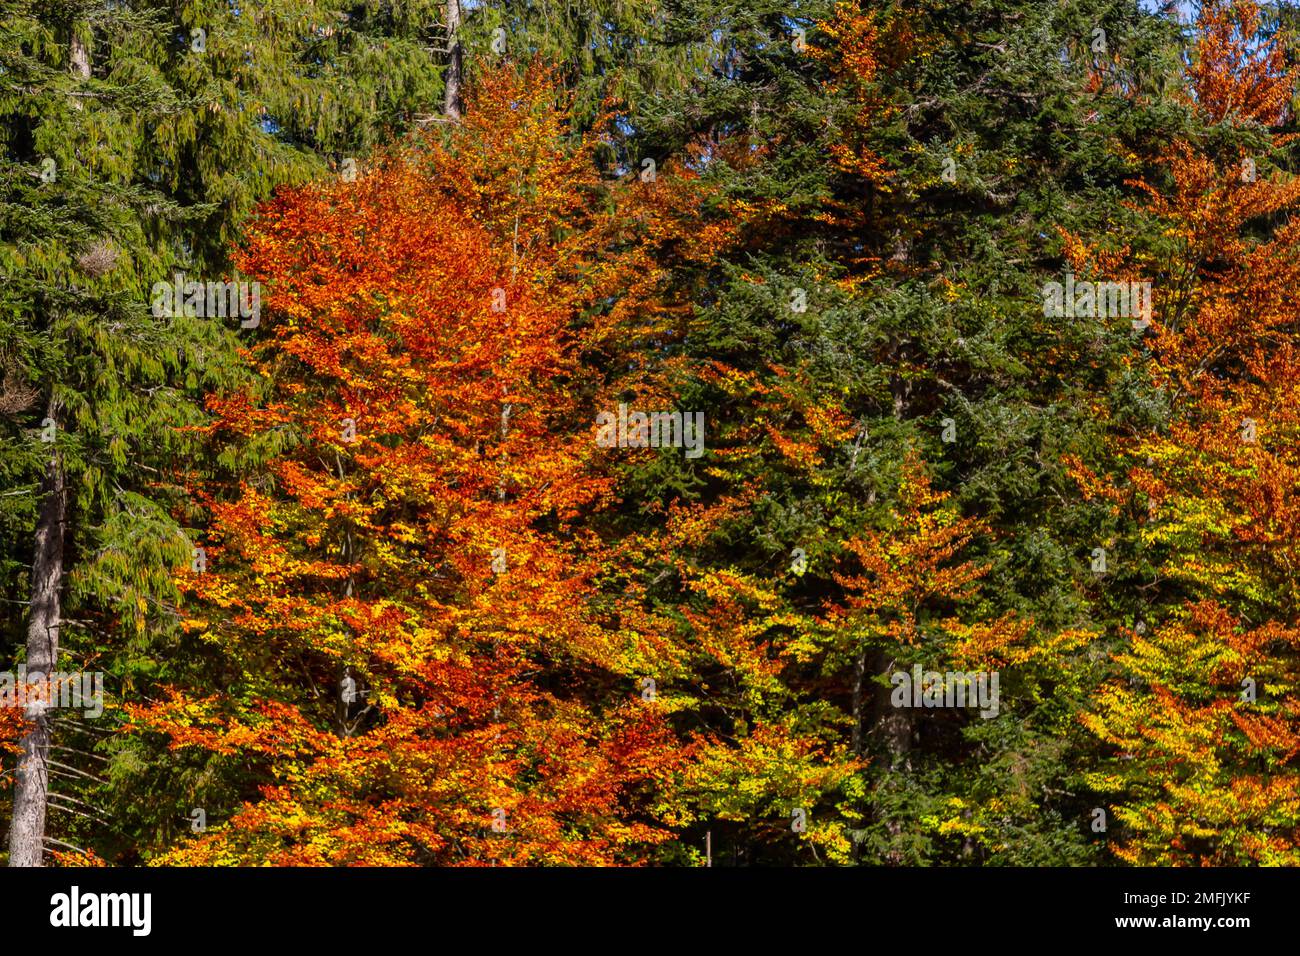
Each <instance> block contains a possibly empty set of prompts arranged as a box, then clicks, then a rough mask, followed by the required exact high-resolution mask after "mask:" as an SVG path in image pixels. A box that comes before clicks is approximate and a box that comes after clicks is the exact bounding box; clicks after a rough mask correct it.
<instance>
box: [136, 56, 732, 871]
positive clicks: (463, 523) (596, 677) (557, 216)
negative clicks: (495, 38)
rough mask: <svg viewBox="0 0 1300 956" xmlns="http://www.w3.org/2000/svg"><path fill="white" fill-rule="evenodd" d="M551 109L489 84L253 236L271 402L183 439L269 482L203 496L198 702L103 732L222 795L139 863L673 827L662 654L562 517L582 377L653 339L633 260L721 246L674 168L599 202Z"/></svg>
mask: <svg viewBox="0 0 1300 956" xmlns="http://www.w3.org/2000/svg"><path fill="white" fill-rule="evenodd" d="M558 99H560V96H559V94H557V93H556V91H555V89H554V88H553V87H552V86H551V84H550V83H549V80H548V78H547V76H546V75H545V73H544V72H543V71H541V70H539V69H536V68H533V69H529V70H526V71H523V72H521V73H516V72H515V71H514V70H513V69H511V68H506V69H503V70H501V71H499V72H495V73H492V74H486V75H485V76H484V77H483V79H482V80H481V82H480V83H479V85H478V88H477V92H476V93H475V94H474V95H472V96H471V97H469V99H468V102H467V104H466V110H465V117H464V121H463V122H462V123H461V124H458V125H457V126H455V127H454V128H453V129H452V130H450V132H449V133H448V136H447V139H446V140H445V141H442V140H439V139H438V138H436V137H428V138H425V139H423V140H422V141H420V142H418V143H415V144H412V145H411V146H408V147H407V148H403V149H398V150H395V151H393V152H392V153H390V154H389V155H388V156H386V157H384V158H382V159H381V160H379V161H377V162H376V163H375V164H374V166H373V168H372V169H370V170H369V171H367V172H365V174H364V175H362V176H361V177H360V178H358V179H357V181H356V182H355V183H344V182H339V183H333V184H326V185H317V186H312V187H308V188H303V189H297V190H293V191H289V192H285V193H283V194H281V195H280V196H279V197H278V198H277V199H276V200H274V201H273V202H271V203H270V204H268V205H267V206H266V207H265V208H264V210H263V211H262V214H261V216H260V217H259V218H258V220H257V221H256V222H255V223H254V224H253V225H252V227H251V228H250V229H249V231H248V234H247V239H246V242H245V245H244V248H243V250H242V252H241V254H240V256H239V265H240V268H241V269H242V270H243V271H244V272H245V273H247V274H248V275H249V276H251V277H254V278H256V279H258V280H260V281H262V282H263V283H265V286H266V289H267V292H266V295H265V300H264V301H265V309H266V315H267V320H266V326H267V334H266V337H265V338H264V339H263V340H262V341H261V342H260V343H259V344H258V345H257V346H256V347H255V348H253V349H252V351H251V355H250V360H251V361H252V362H254V363H255V366H256V368H257V369H258V370H259V371H260V373H261V374H262V376H263V378H264V380H265V381H266V382H267V383H269V385H268V387H267V394H265V395H260V396H255V395H251V394H235V395H225V396H217V397H214V398H212V400H211V402H210V408H211V411H212V412H213V414H214V421H213V422H212V424H211V426H210V431H211V433H212V436H213V438H214V440H217V441H221V442H227V443H234V444H236V445H238V446H240V447H242V448H244V449H246V450H250V451H249V453H250V454H251V455H252V457H254V458H256V459H259V460H261V461H263V462H264V463H262V464H259V465H258V467H256V468H255V469H253V470H252V471H251V472H250V473H246V474H244V475H242V476H241V480H240V481H239V483H238V487H237V489H234V492H233V493H232V494H228V495H219V494H207V495H206V497H207V510H208V513H209V515H210V519H209V525H208V527H207V529H206V531H205V532H204V533H203V535H202V540H201V541H199V542H196V544H198V545H199V547H198V548H196V554H197V557H196V561H195V569H191V570H190V571H187V572H184V573H183V574H182V577H183V580H184V587H185V590H186V591H187V593H188V594H189V596H190V601H189V604H188V610H187V611H186V612H185V613H186V617H187V620H186V621H185V624H186V627H187V629H188V631H189V632H190V634H191V637H192V638H193V639H196V643H195V645H194V646H196V647H198V648H200V649H201V650H200V653H203V654H205V655H206V656H208V657H209V658H210V659H211V660H212V661H213V666H212V678H211V681H212V682H211V684H210V685H209V687H208V688H207V689H206V690H205V689H203V688H201V687H193V686H191V687H170V688H165V692H164V693H161V694H160V696H159V699H157V700H156V701H155V702H154V703H152V704H150V705H148V706H141V707H136V708H133V709H132V716H133V718H134V721H135V725H136V727H137V729H138V731H139V733H141V734H144V735H151V734H162V735H163V736H164V737H165V739H166V740H167V741H169V745H170V747H171V748H173V749H181V750H185V749H192V750H197V751H198V752H205V753H208V754H213V755H218V756H222V755H224V756H227V757H229V758H230V759H229V760H228V761H227V762H226V763H225V764H222V763H220V761H219V760H218V761H217V763H215V764H214V767H215V768H217V769H216V770H215V771H214V772H216V773H221V774H225V775H226V779H227V780H229V779H230V774H232V773H234V774H235V775H236V780H237V782H236V784H235V785H234V790H235V792H237V793H238V795H239V798H240V803H239V805H236V806H228V807H224V808H219V807H216V806H205V807H203V809H204V810H205V813H206V814H208V815H210V817H211V819H212V821H213V825H212V828H211V829H210V831H209V832H206V833H205V834H203V835H201V836H199V837H196V838H194V839H192V840H184V841H182V845H180V846H178V847H176V848H174V849H173V850H171V851H170V852H168V853H165V854H163V855H161V856H160V857H158V859H159V860H160V861H162V862H168V863H181V862H184V863H200V864H222V863H253V862H259V863H288V864H307V865H318V864H377V865H391V864H428V863H436V864H467V865H475V864H479V865H483V864H492V863H509V864H516V863H584V864H598V863H611V862H628V861H635V860H639V859H644V858H645V855H646V847H647V846H653V845H654V844H657V843H659V842H661V841H663V840H665V839H667V838H668V837H669V836H670V835H671V830H670V827H671V826H672V825H673V824H674V823H676V822H677V821H678V819H679V818H678V814H679V812H680V810H679V808H678V807H677V806H676V804H675V803H674V799H673V793H674V792H675V785H674V780H675V779H676V778H677V777H678V776H679V775H680V771H681V768H682V765H683V763H684V762H685V761H687V760H688V759H689V758H690V756H691V753H692V747H693V744H692V743H691V742H690V741H688V740H682V739H679V738H678V737H676V736H675V735H674V733H673V731H672V729H671V728H670V724H669V722H668V720H667V719H666V715H667V709H666V708H665V707H664V705H663V704H661V703H660V701H658V700H657V698H656V695H655V694H654V693H653V690H652V688H653V684H651V683H649V681H648V680H647V678H646V676H645V675H652V674H656V673H661V672H666V671H670V670H671V668H672V665H671V661H672V660H674V659H675V658H676V657H679V656H680V651H679V649H678V648H677V647H676V646H675V641H676V640H677V639H678V638H677V635H676V634H675V633H674V632H673V630H672V629H671V628H669V627H668V626H666V624H665V623H664V622H663V621H661V620H658V619H656V618H655V617H653V616H652V615H650V614H649V613H647V612H646V611H644V610H643V603H644V602H643V601H642V600H641V596H640V593H639V589H638V587H637V586H636V585H635V583H634V582H633V581H631V580H629V579H627V578H625V577H623V576H621V575H618V574H617V573H616V572H615V571H611V570H610V569H611V567H613V566H614V564H615V562H613V560H612V558H613V556H614V546H613V545H607V544H605V543H604V542H603V541H602V540H601V538H600V536H599V535H598V534H597V532H596V531H595V530H594V528H593V523H592V521H591V520H590V518H591V516H592V515H594V514H597V513H599V512H600V511H601V509H603V508H605V507H606V506H607V505H609V504H610V503H611V500H612V498H613V495H614V493H615V489H614V487H613V480H612V479H611V478H610V477H609V476H608V474H606V472H607V471H608V469H609V462H608V460H607V459H606V458H604V457H602V456H603V455H604V452H603V450H602V449H600V448H598V447H597V445H596V443H595V441H594V429H593V404H594V403H595V402H596V401H597V400H598V398H599V397H600V396H603V395H608V394H610V388H611V387H612V386H610V385H609V384H608V383H604V382H602V381H601V379H600V377H599V375H598V373H597V372H596V371H595V370H594V366H593V365H592V364H591V363H589V362H585V361H583V360H582V357H583V355H584V350H593V349H594V350H602V349H603V350H605V351H607V352H608V351H610V350H616V349H618V348H620V347H621V346H620V345H619V344H618V343H619V342H620V341H622V339H623V337H626V336H629V335H630V333H629V332H628V330H630V329H634V328H639V329H641V333H642V334H646V330H648V329H652V328H654V327H655V326H656V325H657V324H659V323H660V319H657V318H655V315H656V314H662V315H667V316H671V314H672V312H673V309H674V305H673V302H672V301H671V295H670V294H668V293H666V292H665V290H666V286H667V282H666V278H665V277H666V272H665V268H664V267H657V268H650V267H648V266H647V262H649V261H650V260H651V259H656V260H657V257H655V256H652V255H651V252H652V251H653V247H655V246H656V245H659V244H665V245H666V244H671V245H672V246H673V248H674V252H673V253H672V254H673V255H674V256H676V257H678V260H679V261H680V260H682V259H683V258H689V257H691V256H694V255H697V254H699V255H703V254H705V253H706V252H707V249H708V245H709V243H711V242H715V241H720V239H721V236H722V232H723V231H725V230H722V231H719V230H718V229H716V228H715V227H713V226H711V224H710V223H709V222H708V221H706V219H705V218H700V217H697V218H696V220H695V221H694V224H693V225H692V227H691V230H690V233H689V235H687V234H686V232H685V230H684V229H683V227H682V218H681V217H682V216H683V215H686V214H687V213H688V212H689V210H690V208H691V206H692V203H698V202H699V200H700V196H699V194H698V192H697V191H696V190H695V189H694V188H693V187H692V186H691V185H690V177H689V176H686V177H684V178H682V179H681V180H680V181H677V182H673V181H669V180H668V178H667V177H666V176H664V175H663V174H662V173H661V174H660V181H658V182H655V183H642V182H640V181H639V180H637V181H632V182H624V183H612V184H611V183H610V182H607V181H603V180H602V178H601V176H600V174H599V170H598V168H597V164H596V162H595V157H596V153H597V151H598V150H599V149H600V148H601V144H600V142H599V140H597V139H595V138H592V137H586V138H583V137H573V136H571V135H570V134H569V131H568V130H567V128H566V126H565V121H564V116H565V114H564V110H563V103H562V102H557V100H558ZM648 249H649V250H650V251H647V250H648ZM652 679H653V678H650V680H652ZM236 757H238V758H239V759H238V760H236V759H235V758H236ZM232 768H234V769H232ZM193 799H194V800H195V801H196V802H199V801H201V800H202V799H203V795H202V793H200V792H198V791H196V792H195V795H194V797H193ZM199 805H200V806H203V805H202V803H199Z"/></svg>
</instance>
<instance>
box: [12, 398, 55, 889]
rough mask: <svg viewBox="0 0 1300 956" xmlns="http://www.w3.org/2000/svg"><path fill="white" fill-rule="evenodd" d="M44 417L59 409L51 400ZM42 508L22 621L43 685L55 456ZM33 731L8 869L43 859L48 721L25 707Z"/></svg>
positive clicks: (51, 666) (49, 642)
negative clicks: (28, 598) (29, 595)
mask: <svg viewBox="0 0 1300 956" xmlns="http://www.w3.org/2000/svg"><path fill="white" fill-rule="evenodd" d="M48 408H49V411H48V413H47V417H49V418H50V419H54V418H55V416H56V415H57V414H58V407H57V405H56V403H55V402H54V400H53V399H51V400H50V403H49V406H48ZM43 491H44V502H43V503H42V505H41V514H40V517H39V518H38V520H37V522H36V553H35V556H34V557H33V559H32V600H31V611H30V615H29V617H28V619H27V662H26V663H27V675H28V678H29V679H30V680H36V679H38V677H43V678H46V679H48V677H49V675H50V674H51V673H53V672H54V671H55V669H56V668H57V665H58V660H59V615H60V610H61V607H60V599H59V595H60V592H61V591H62V588H63V542H64V530H65V526H66V522H67V512H68V489H67V484H66V481H65V478H64V473H63V463H62V462H61V461H60V460H59V455H58V452H57V451H53V452H51V454H50V464H49V471H48V472H47V473H46V476H45V483H44V489H43ZM27 717H28V719H30V720H31V721H32V724H33V726H32V729H31V730H30V731H29V732H28V733H27V736H25V737H24V738H23V742H22V753H21V754H20V755H19V758H18V768H17V778H18V780H17V786H16V787H15V789H14V814H13V823H12V826H11V827H10V830H9V865H10V866H41V865H42V862H43V859H44V843H45V810H46V801H47V795H48V792H49V782H50V778H49V769H48V761H49V750H50V731H51V724H50V715H49V712H48V710H47V706H46V705H45V704H44V703H41V702H38V703H34V704H32V705H29V706H28V709H27Z"/></svg>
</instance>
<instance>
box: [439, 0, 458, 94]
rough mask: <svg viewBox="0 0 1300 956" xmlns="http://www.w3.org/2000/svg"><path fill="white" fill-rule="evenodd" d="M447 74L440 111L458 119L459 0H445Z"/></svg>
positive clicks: (444, 80)
mask: <svg viewBox="0 0 1300 956" xmlns="http://www.w3.org/2000/svg"><path fill="white" fill-rule="evenodd" d="M446 16H447V72H446V73H445V74H444V76H443V106H442V111H443V113H445V114H446V115H447V118H448V119H451V120H458V119H460V85H461V81H462V79H463V65H462V53H463V51H462V49H461V45H460V0H447V6H446Z"/></svg>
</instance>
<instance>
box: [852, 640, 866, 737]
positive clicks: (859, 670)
mask: <svg viewBox="0 0 1300 956" xmlns="http://www.w3.org/2000/svg"><path fill="white" fill-rule="evenodd" d="M866 680H867V652H866V651H863V652H862V653H861V654H859V655H858V659H857V660H856V661H855V662H854V664H853V738H852V743H851V747H852V749H853V756H855V757H861V756H862V705H863V701H864V699H865V697H864V695H863V693H862V691H863V688H864V687H865V686H866Z"/></svg>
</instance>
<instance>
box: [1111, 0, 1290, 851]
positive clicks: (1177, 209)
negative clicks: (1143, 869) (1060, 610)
mask: <svg viewBox="0 0 1300 956" xmlns="http://www.w3.org/2000/svg"><path fill="white" fill-rule="evenodd" d="M1195 53H1196V55H1195V58H1194V59H1193V61H1192V63H1191V65H1190V66H1189V69H1188V78H1189V87H1190V105H1192V106H1194V108H1195V110H1196V112H1197V115H1198V117H1199V118H1200V119H1201V121H1202V122H1204V124H1205V126H1206V135H1205V136H1204V137H1202V138H1201V139H1200V140H1199V141H1198V142H1195V143H1194V142H1192V141H1179V142H1176V143H1175V144H1173V145H1172V146H1171V148H1170V149H1169V150H1168V153H1167V155H1166V157H1165V165H1166V167H1167V175H1166V176H1165V177H1163V178H1162V179H1160V180H1155V181H1152V182H1146V181H1144V182H1142V183H1140V184H1139V185H1140V186H1141V188H1142V190H1143V192H1144V193H1145V194H1146V201H1145V203H1143V204H1142V206H1143V209H1144V211H1145V212H1146V213H1147V214H1148V215H1150V216H1152V217H1153V218H1154V219H1155V220H1156V221H1157V222H1158V223H1160V225H1161V226H1162V229H1163V235H1164V237H1165V238H1166V241H1165V244H1164V246H1163V247H1156V248H1154V249H1150V250H1147V251H1146V253H1145V255H1144V256H1142V257H1139V259H1138V264H1139V266H1140V267H1144V268H1145V269H1146V270H1147V271H1149V273H1150V274H1151V275H1152V276H1153V277H1154V282H1155V285H1156V288H1157V289H1158V290H1159V293H1158V295H1157V302H1158V309H1157V320H1156V321H1155V323H1154V325H1153V329H1152V334H1151V336H1150V339H1149V342H1150V344H1149V351H1148V352H1146V353H1144V354H1143V355H1142V357H1141V358H1140V361H1141V362H1142V364H1143V366H1144V371H1145V372H1146V373H1147V374H1149V375H1150V376H1151V378H1152V380H1153V381H1154V382H1155V383H1156V384H1157V385H1158V387H1159V388H1160V390H1161V394H1162V395H1163V397H1164V399H1165V404H1166V408H1167V414H1166V420H1165V421H1164V422H1162V423H1161V424H1160V425H1159V426H1158V427H1155V428H1151V429H1142V430H1120V431H1119V432H1118V434H1117V436H1116V443H1117V449H1118V450H1119V451H1120V459H1119V460H1120V461H1121V462H1123V463H1124V468H1125V470H1126V473H1125V474H1122V475H1117V476H1115V478H1114V480H1112V481H1111V482H1103V483H1102V484H1101V485H1099V486H1098V489H1097V491H1098V493H1099V494H1104V495H1107V496H1108V497H1109V498H1110V499H1111V500H1112V501H1114V502H1115V505H1116V507H1120V506H1126V505H1128V504H1129V503H1130V502H1132V503H1134V504H1136V508H1135V510H1136V511H1137V512H1138V513H1139V514H1140V515H1141V520H1140V522H1139V526H1138V531H1137V535H1138V541H1137V542H1135V547H1141V548H1143V549H1144V550H1147V551H1148V552H1149V553H1150V554H1151V556H1152V557H1151V564H1152V576H1151V579H1150V580H1149V581H1147V582H1145V583H1144V584H1143V587H1144V589H1145V590H1146V591H1147V592H1148V593H1149V595H1150V600H1149V605H1148V608H1147V611H1146V612H1145V613H1144V614H1143V617H1142V619H1140V620H1138V621H1135V622H1133V623H1132V624H1131V625H1130V628H1129V629H1127V633H1128V636H1129V639H1128V642H1127V645H1126V646H1125V647H1124V648H1123V649H1122V651H1121V652H1120V653H1119V654H1118V657H1117V664H1118V668H1119V679H1117V680H1115V681H1114V682H1113V683H1111V684H1110V685H1108V686H1107V687H1106V688H1105V689H1104V690H1103V691H1102V692H1101V693H1100V695H1099V699H1098V700H1097V703H1096V708H1095V709H1094V711H1093V712H1092V713H1091V714H1090V715H1089V716H1088V718H1087V723H1088V725H1089V726H1090V727H1091V728H1092V729H1093V730H1094V731H1095V732H1096V733H1097V734H1098V735H1099V736H1100V737H1101V738H1102V739H1103V740H1105V741H1106V742H1107V743H1108V744H1110V745H1111V746H1112V747H1113V748H1114V753H1115V756H1116V758H1117V759H1115V760H1113V761H1112V762H1110V763H1109V764H1108V765H1107V766H1105V767H1104V768H1101V769H1098V770H1097V771H1096V772H1095V774H1094V778H1095V781H1096V783H1097V785H1098V786H1099V787H1102V788H1104V789H1106V790H1109V791H1110V792H1111V793H1112V794H1113V795H1114V799H1115V801H1116V803H1115V815H1116V817H1117V818H1118V820H1119V821H1120V823H1121V824H1122V829H1121V832H1120V834H1119V835H1118V837H1117V839H1116V841H1115V852H1116V853H1117V854H1118V855H1119V857H1120V858H1122V859H1124V860H1126V861H1129V862H1132V863H1137V864H1142V865H1152V864H1159V865H1242V864H1267V865H1278V864H1294V863H1295V862H1296V861H1297V860H1298V859H1300V855H1298V854H1300V833H1298V831H1297V822H1296V821H1297V819H1300V776H1298V770H1297V766H1296V756H1297V754H1298V753H1300V746H1298V742H1300V724H1298V723H1297V718H1298V717H1300V697H1298V695H1300V655H1298V654H1297V651H1298V650H1300V630H1298V629H1297V628H1298V627H1300V618H1297V614H1298V613H1300V606H1298V605H1297V592H1296V588H1295V575H1294V568H1295V560H1296V554H1295V548H1296V541H1297V534H1296V532H1297V528H1298V527H1300V524H1298V523H1297V522H1298V521H1300V510H1298V508H1300V506H1298V504H1297V500H1296V494H1295V488H1296V481H1297V476H1300V471H1298V470H1297V469H1298V468H1300V460H1298V459H1297V452H1296V448H1297V438H1300V431H1298V429H1300V419H1298V418H1297V414H1298V413H1297V399H1300V394H1298V393H1297V371H1298V369H1297V360H1298V359H1300V352H1298V351H1297V347H1298V346H1300V343H1298V342H1297V340H1296V325H1295V316H1296V312H1297V308H1300V303H1298V302H1297V300H1296V292H1295V290H1296V288H1297V281H1298V280H1300V272H1298V271H1297V270H1298V269H1300V244H1298V241H1300V233H1297V230H1296V229H1295V227H1294V224H1293V223H1290V222H1288V217H1289V215H1290V214H1291V211H1292V210H1294V209H1295V208H1296V204H1297V202H1298V201H1300V181H1297V180H1296V179H1295V177H1294V176H1292V175H1291V174H1290V173H1288V172H1287V171H1286V166H1287V165H1288V164H1287V156H1288V152H1289V151H1288V144H1289V142H1290V140H1291V136H1290V135H1288V134H1286V133H1285V132H1284V131H1283V130H1282V129H1281V127H1283V126H1284V125H1289V123H1290V116H1289V113H1288V104H1289V101H1290V94H1291V86H1292V76H1293V75H1292V71H1291V70H1290V69H1289V67H1288V64H1287V63H1286V61H1285V57H1284V50H1283V46H1282V42H1281V40H1280V39H1279V38H1278V37H1276V36H1271V35H1268V34H1266V33H1264V31H1263V30H1262V29H1261V18H1260V11H1259V8H1258V7H1257V6H1256V5H1255V4H1254V3H1252V2H1249V0H1245V2H1239V3H1209V4H1206V5H1205V7H1204V8H1203V10H1202V12H1201V17H1200V20H1199V21H1198V24H1197V43H1196V51H1195ZM1104 486H1108V488H1107V487H1104Z"/></svg>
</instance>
